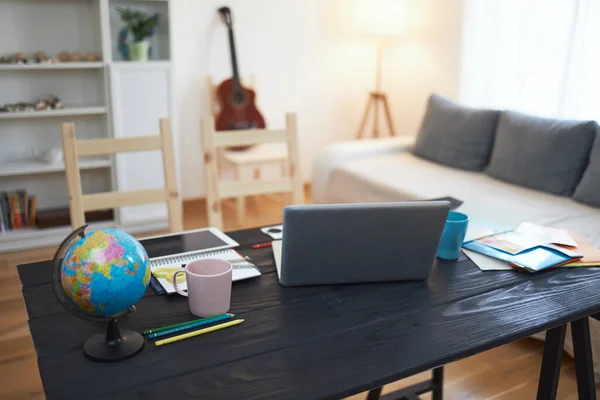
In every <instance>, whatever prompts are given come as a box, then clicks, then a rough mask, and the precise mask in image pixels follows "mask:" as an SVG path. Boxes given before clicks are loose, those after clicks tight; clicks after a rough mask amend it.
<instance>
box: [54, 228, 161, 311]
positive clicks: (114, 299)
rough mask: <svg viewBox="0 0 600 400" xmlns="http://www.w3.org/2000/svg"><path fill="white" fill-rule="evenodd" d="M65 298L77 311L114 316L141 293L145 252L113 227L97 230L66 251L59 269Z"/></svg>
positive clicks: (147, 267)
mask: <svg viewBox="0 0 600 400" xmlns="http://www.w3.org/2000/svg"><path fill="white" fill-rule="evenodd" d="M60 275H61V283H62V287H63V289H64V291H65V293H66V294H67V297H68V298H69V299H70V300H71V301H73V303H74V305H75V306H76V307H78V308H80V309H81V310H83V311H85V312H88V313H92V314H97V315H102V316H110V315H117V314H119V313H121V312H123V311H125V310H127V309H128V308H129V307H131V306H133V305H134V304H135V303H137V302H138V300H139V299H140V298H141V297H142V296H143V295H144V292H145V291H146V288H147V287H148V282H149V281H150V265H148V254H146V251H145V250H144V248H143V247H142V245H141V244H140V242H138V241H137V240H136V239H135V238H133V237H132V236H131V235H129V234H128V233H125V232H122V231H119V230H116V229H99V230H96V231H93V232H90V233H88V234H87V235H85V236H84V237H82V238H80V239H79V240H78V241H77V242H75V243H74V244H73V245H71V247H70V248H69V249H68V250H67V253H66V254H65V256H64V259H63V262H62V265H61V270H60Z"/></svg>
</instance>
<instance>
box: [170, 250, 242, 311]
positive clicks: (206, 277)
mask: <svg viewBox="0 0 600 400" xmlns="http://www.w3.org/2000/svg"><path fill="white" fill-rule="evenodd" d="M183 272H185V280H186V283H187V293H186V292H184V291H183V290H181V289H180V288H179V287H178V286H177V275H179V274H181V273H183ZM231 279H232V271H231V264H230V263H229V262H227V261H225V260H220V259H218V258H203V259H200V260H196V261H192V262H191V263H189V264H188V265H186V266H185V268H182V269H181V270H179V271H177V272H175V274H174V275H173V286H174V287H175V290H176V291H177V293H179V294H180V295H182V296H186V297H187V298H188V300H189V303H190V311H191V312H192V314H194V315H196V316H198V317H211V316H213V315H219V314H225V313H226V312H227V311H229V307H230V305H231Z"/></svg>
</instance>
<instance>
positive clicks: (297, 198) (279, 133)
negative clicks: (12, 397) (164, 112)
mask: <svg viewBox="0 0 600 400" xmlns="http://www.w3.org/2000/svg"><path fill="white" fill-rule="evenodd" d="M277 142H282V143H287V151H288V153H289V157H287V159H286V160H287V169H288V171H289V174H288V176H285V177H282V178H281V179H275V180H238V181H233V182H219V171H218V166H217V154H218V150H219V149H221V148H223V147H227V146H244V145H255V144H261V143H277ZM202 146H203V149H204V173H205V178H206V185H207V187H206V189H207V190H206V191H207V195H206V208H207V213H208V224H209V225H210V226H215V227H217V228H219V229H223V217H222V214H221V204H220V200H221V199H227V198H239V197H241V196H250V195H258V194H267V193H279V192H292V202H293V203H294V204H302V203H304V191H303V189H302V178H301V176H300V168H299V160H298V140H297V128H296V114H286V117H285V130H271V129H249V130H237V131H227V132H216V131H215V120H214V117H204V118H202Z"/></svg>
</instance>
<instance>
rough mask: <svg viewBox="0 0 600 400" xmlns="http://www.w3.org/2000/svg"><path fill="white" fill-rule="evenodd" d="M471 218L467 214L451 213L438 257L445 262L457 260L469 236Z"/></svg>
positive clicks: (443, 233) (439, 247)
mask: <svg viewBox="0 0 600 400" xmlns="http://www.w3.org/2000/svg"><path fill="white" fill-rule="evenodd" d="M468 225H469V217H468V216H467V215H466V214H463V213H459V212H456V211H450V212H449V213H448V218H446V225H444V231H443V232H442V238H441V239H440V244H439V246H438V251H437V256H438V257H439V258H441V259H443V260H456V259H458V256H460V248H461V246H462V244H463V240H465V235H466V234H467V226H468Z"/></svg>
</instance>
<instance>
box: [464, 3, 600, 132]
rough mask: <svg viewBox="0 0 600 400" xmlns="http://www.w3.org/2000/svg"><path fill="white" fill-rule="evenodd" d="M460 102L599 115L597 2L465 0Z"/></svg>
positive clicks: (599, 19) (557, 114)
mask: <svg viewBox="0 0 600 400" xmlns="http://www.w3.org/2000/svg"><path fill="white" fill-rule="evenodd" d="M462 44H463V47H462V53H461V54H462V57H461V76H460V84H459V88H460V90H459V96H460V100H461V102H463V103H465V104H468V105H472V106H477V107H490V108H498V109H511V110H516V111H522V112H527V113H532V114H537V115H541V116H548V117H560V118H569V119H594V120H600V100H599V99H598V94H599V93H600V0H465V8H464V23H463V43H462Z"/></svg>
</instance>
